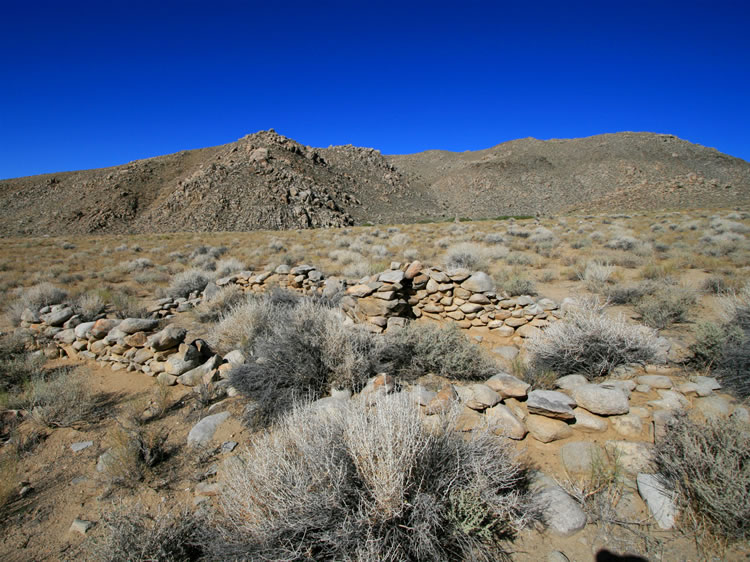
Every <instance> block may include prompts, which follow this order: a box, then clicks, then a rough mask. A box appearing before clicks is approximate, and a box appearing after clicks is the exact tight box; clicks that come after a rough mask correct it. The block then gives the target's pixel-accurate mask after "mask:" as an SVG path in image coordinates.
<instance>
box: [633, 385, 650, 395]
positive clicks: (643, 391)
mask: <svg viewBox="0 0 750 562" xmlns="http://www.w3.org/2000/svg"><path fill="white" fill-rule="evenodd" d="M634 390H635V391H636V392H640V393H641V394H648V393H649V392H651V387H650V386H649V385H647V384H639V385H636V387H635V389H634Z"/></svg>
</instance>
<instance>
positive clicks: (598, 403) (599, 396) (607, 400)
mask: <svg viewBox="0 0 750 562" xmlns="http://www.w3.org/2000/svg"><path fill="white" fill-rule="evenodd" d="M573 398H575V401H576V403H577V404H578V406H580V407H581V408H585V409H586V410H588V411H589V412H591V413H592V414H599V415H602V416H613V415H618V414H627V413H628V412H629V411H630V404H629V403H628V397H627V395H626V394H625V393H623V392H622V391H621V390H619V389H614V388H605V387H603V386H599V385H598V384H584V385H581V386H577V387H575V389H574V390H573Z"/></svg>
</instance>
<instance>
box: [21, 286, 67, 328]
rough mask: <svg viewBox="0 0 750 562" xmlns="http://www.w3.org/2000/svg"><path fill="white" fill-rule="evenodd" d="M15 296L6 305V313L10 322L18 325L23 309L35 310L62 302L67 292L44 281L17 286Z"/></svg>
mask: <svg viewBox="0 0 750 562" xmlns="http://www.w3.org/2000/svg"><path fill="white" fill-rule="evenodd" d="M15 296H16V298H15V299H13V300H11V302H10V303H9V304H8V305H7V308H6V313H7V316H8V319H9V320H10V322H11V323H12V324H13V325H14V326H18V325H19V324H20V323H21V314H23V311H24V310H25V309H27V308H28V309H30V310H32V311H34V312H37V311H39V309H40V308H43V307H45V306H49V305H53V304H60V303H63V302H65V300H66V299H67V298H68V293H67V292H66V291H64V290H63V289H60V288H59V287H57V286H55V285H53V284H52V283H49V282H47V281H45V282H43V283H38V284H36V285H32V286H31V287H28V288H26V289H23V288H20V287H19V288H18V289H16V291H15Z"/></svg>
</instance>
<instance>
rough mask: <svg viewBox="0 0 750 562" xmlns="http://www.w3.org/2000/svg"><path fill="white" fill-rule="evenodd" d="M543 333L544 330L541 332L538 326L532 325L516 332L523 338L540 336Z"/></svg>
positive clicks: (522, 327)
mask: <svg viewBox="0 0 750 562" xmlns="http://www.w3.org/2000/svg"><path fill="white" fill-rule="evenodd" d="M541 332H542V330H540V329H539V328H537V327H536V326H532V325H531V324H525V325H523V326H521V327H519V328H518V329H517V330H516V334H518V335H519V336H521V337H522V338H531V337H533V336H535V335H537V334H540V333H541Z"/></svg>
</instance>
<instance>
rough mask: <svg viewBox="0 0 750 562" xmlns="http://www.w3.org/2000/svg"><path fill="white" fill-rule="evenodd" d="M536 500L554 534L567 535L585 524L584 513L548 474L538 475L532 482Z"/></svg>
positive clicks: (580, 528) (572, 533) (573, 533)
mask: <svg viewBox="0 0 750 562" xmlns="http://www.w3.org/2000/svg"><path fill="white" fill-rule="evenodd" d="M534 486H535V489H536V492H537V500H538V501H539V504H540V505H541V506H543V507H542V509H543V518H544V522H545V523H546V524H547V527H548V529H549V530H550V531H552V532H553V533H555V534H556V535H560V536H563V537H569V536H571V535H575V534H576V533H577V532H579V531H580V530H582V529H583V528H584V527H585V526H586V521H587V518H586V513H585V512H584V511H583V510H582V509H581V507H580V505H579V504H578V502H576V501H575V500H574V499H573V498H571V497H570V495H568V493H567V492H566V491H565V490H563V489H562V488H561V487H560V486H559V485H558V484H557V483H556V482H555V481H554V480H552V479H551V478H550V477H549V476H546V475H539V476H538V477H537V478H536V481H535V483H534Z"/></svg>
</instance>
